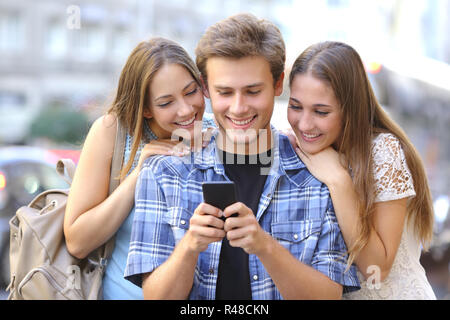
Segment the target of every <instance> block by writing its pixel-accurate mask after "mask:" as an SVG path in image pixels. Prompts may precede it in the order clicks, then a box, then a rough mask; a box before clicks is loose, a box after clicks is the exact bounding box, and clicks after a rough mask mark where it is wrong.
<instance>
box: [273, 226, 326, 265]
mask: <svg viewBox="0 0 450 320" xmlns="http://www.w3.org/2000/svg"><path fill="white" fill-rule="evenodd" d="M321 225H322V221H321V220H301V221H288V222H273V223H272V236H273V237H274V238H275V239H276V240H277V241H278V242H279V243H280V244H281V245H282V246H284V247H285V248H286V249H287V250H289V252H290V253H291V254H292V255H293V256H294V257H295V258H297V259H298V260H299V261H301V262H303V263H306V264H311V261H312V257H313V254H314V250H315V248H316V245H317V242H318V240H319V235H320V229H321Z"/></svg>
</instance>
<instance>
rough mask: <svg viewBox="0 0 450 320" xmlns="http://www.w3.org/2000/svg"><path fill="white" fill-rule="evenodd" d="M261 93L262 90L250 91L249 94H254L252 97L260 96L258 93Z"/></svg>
mask: <svg viewBox="0 0 450 320" xmlns="http://www.w3.org/2000/svg"><path fill="white" fill-rule="evenodd" d="M260 92H261V90H249V91H248V93H249V94H252V95H255V94H258V93H260Z"/></svg>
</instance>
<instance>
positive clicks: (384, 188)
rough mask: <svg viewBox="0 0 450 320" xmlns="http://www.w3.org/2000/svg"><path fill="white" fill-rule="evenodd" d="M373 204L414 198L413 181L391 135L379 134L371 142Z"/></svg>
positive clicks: (395, 140) (397, 142) (398, 146)
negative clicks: (374, 189)
mask: <svg viewBox="0 0 450 320" xmlns="http://www.w3.org/2000/svg"><path fill="white" fill-rule="evenodd" d="M372 154H373V174H374V180H375V187H376V191H375V194H376V196H375V202H381V201H390V200H397V199H402V198H407V197H411V196H415V195H416V192H415V191H414V185H413V179H412V176H411V173H410V171H409V169H408V165H407V164H406V159H405V155H404V153H403V150H402V148H401V145H400V141H399V140H398V139H397V138H396V137H395V136H394V135H392V134H386V133H382V134H379V135H378V136H377V137H376V138H375V139H374V141H373V145H372Z"/></svg>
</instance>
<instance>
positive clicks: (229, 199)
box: [191, 181, 267, 254]
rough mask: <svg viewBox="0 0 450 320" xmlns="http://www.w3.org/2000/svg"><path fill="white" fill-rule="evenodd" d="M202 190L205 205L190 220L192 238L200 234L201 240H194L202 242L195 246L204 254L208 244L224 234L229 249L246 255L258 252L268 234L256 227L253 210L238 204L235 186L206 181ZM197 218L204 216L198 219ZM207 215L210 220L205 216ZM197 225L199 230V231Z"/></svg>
mask: <svg viewBox="0 0 450 320" xmlns="http://www.w3.org/2000/svg"><path fill="white" fill-rule="evenodd" d="M202 187H203V198H204V201H205V202H204V203H201V204H200V205H199V206H198V207H197V210H195V212H194V216H193V217H192V218H191V227H192V223H193V222H194V226H195V228H194V229H195V231H196V233H195V235H197V236H200V235H202V238H200V237H197V239H198V240H201V241H200V242H199V244H198V245H197V247H198V248H202V249H203V250H201V251H204V250H206V248H207V247H208V245H209V243H212V242H216V241H220V240H222V239H223V237H224V236H225V235H226V236H227V239H228V240H229V241H230V245H231V246H233V247H240V248H242V249H244V250H245V251H246V252H247V253H249V254H250V253H257V252H259V250H261V248H262V246H263V245H264V241H263V240H264V237H265V236H267V234H266V232H264V230H263V229H262V228H261V226H260V225H259V223H258V221H257V220H256V217H255V215H254V214H253V211H252V210H251V209H250V208H249V207H247V206H246V205H245V204H243V203H242V202H237V200H236V191H235V186H234V183H233V182H231V181H221V182H206V183H203V186H202ZM196 215H197V216H203V217H202V219H201V220H200V217H195V216H196ZM208 215H209V216H210V217H207V216H208ZM194 217H195V219H194ZM193 219H194V220H193ZM218 220H219V221H221V222H222V223H219V222H218ZM200 225H201V226H202V228H198V227H199V226H200ZM207 229H210V230H207ZM217 229H219V230H217ZM220 231H221V232H220ZM200 243H201V244H200Z"/></svg>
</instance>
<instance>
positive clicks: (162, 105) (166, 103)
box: [158, 101, 172, 107]
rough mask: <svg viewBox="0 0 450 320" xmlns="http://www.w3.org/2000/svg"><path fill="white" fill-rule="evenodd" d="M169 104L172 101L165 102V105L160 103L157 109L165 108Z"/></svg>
mask: <svg viewBox="0 0 450 320" xmlns="http://www.w3.org/2000/svg"><path fill="white" fill-rule="evenodd" d="M171 103H172V101H168V102H165V103H160V104H158V107H166V106H168V105H169V104H171Z"/></svg>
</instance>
